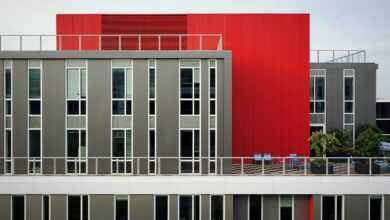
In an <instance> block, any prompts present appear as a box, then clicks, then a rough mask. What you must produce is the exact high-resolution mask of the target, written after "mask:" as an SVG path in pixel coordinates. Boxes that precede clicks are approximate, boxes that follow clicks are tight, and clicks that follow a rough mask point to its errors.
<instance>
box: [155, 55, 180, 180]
mask: <svg viewBox="0 0 390 220" xmlns="http://www.w3.org/2000/svg"><path fill="white" fill-rule="evenodd" d="M178 74H179V62H178V60H157V114H158V116H157V134H158V135H157V156H159V157H177V156H179V154H178V141H179V137H178V131H179V128H178V127H179V121H178V120H179V118H178V114H179V112H178V111H179V105H178V104H179V102H178V100H179V76H178ZM161 163H162V166H163V167H164V169H162V170H161V173H177V172H178V163H177V160H163V161H161ZM167 166H168V167H167Z"/></svg>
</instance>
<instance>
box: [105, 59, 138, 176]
mask: <svg viewBox="0 0 390 220" xmlns="http://www.w3.org/2000/svg"><path fill="white" fill-rule="evenodd" d="M116 61H118V62H120V61H124V62H126V63H125V65H118V66H115V65H114V63H115V62H116ZM127 62H128V63H127ZM133 67H134V64H133V60H132V59H125V60H123V59H112V60H111V69H110V100H111V101H110V157H111V160H110V170H111V174H116V175H121V174H122V175H126V174H132V173H133V170H134V163H133V156H134V132H133V127H134V125H133V122H134V68H133ZM114 69H123V70H124V97H123V98H115V99H114V98H113V93H112V89H113V77H112V76H113V70H114ZM128 71H131V83H132V85H131V97H127V96H126V95H127V73H128ZM115 100H118V101H123V102H124V112H123V114H121V116H131V125H132V126H131V127H128V128H113V127H112V118H113V116H114V114H113V112H112V106H113V101H115ZM127 101H131V114H130V115H127V114H126V111H127ZM115 115H119V114H115ZM114 130H115V131H123V132H124V156H123V159H121V158H116V157H115V158H114V157H113V150H112V147H113V146H112V141H113V138H112V134H113V131H114ZM127 131H130V132H131V157H130V158H128V157H127V152H126V151H127V149H126V144H127V138H126V133H127ZM113 162H116V165H117V168H116V172H115V173H114V172H113ZM128 162H129V163H131V170H130V173H127V172H126V171H127V163H128ZM119 163H123V164H124V165H123V167H124V172H119V169H118V167H119ZM137 169H138V167H137Z"/></svg>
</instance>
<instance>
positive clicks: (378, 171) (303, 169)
mask: <svg viewBox="0 0 390 220" xmlns="http://www.w3.org/2000/svg"><path fill="white" fill-rule="evenodd" d="M202 166H206V167H202ZM1 175H55V176H58V175H136V176H140V175H213V176H215V175H220V176H222V175H224V176H225V175H228V176H229V175H230V176H236V175H240V176H246V175H250V176H390V157H295V156H293V157H273V156H272V157H258V156H256V157H215V158H209V157H153V158H149V157H88V156H86V157H80V156H79V157H30V158H29V157H0V176H1Z"/></svg>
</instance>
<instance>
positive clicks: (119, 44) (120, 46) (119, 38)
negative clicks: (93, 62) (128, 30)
mask: <svg viewBox="0 0 390 220" xmlns="http://www.w3.org/2000/svg"><path fill="white" fill-rule="evenodd" d="M118 47H119V50H122V35H118Z"/></svg>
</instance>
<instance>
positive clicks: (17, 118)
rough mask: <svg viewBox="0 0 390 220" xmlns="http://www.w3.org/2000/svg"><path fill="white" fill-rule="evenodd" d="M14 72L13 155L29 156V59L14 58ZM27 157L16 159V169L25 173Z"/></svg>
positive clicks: (16, 171) (17, 171)
mask: <svg viewBox="0 0 390 220" xmlns="http://www.w3.org/2000/svg"><path fill="white" fill-rule="evenodd" d="M12 68H13V72H12V74H13V75H12V76H13V78H12V81H13V82H12V85H13V88H12V93H13V94H12V102H13V103H12V104H13V109H12V111H13V112H12V113H13V115H12V116H13V117H12V121H13V134H12V138H13V156H14V157H27V156H28V154H27V78H28V74H27V60H14V61H13V67H12ZM26 168H27V162H26V159H16V160H15V165H14V169H15V170H14V171H15V173H16V174H25V173H26V171H27V169H26Z"/></svg>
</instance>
